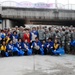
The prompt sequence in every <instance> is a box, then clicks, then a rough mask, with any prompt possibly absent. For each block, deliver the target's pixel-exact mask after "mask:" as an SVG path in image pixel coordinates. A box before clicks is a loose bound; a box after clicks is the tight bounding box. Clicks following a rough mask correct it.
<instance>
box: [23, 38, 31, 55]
mask: <svg viewBox="0 0 75 75" xmlns="http://www.w3.org/2000/svg"><path fill="white" fill-rule="evenodd" d="M22 50H23V51H24V52H25V55H32V49H31V48H30V44H29V43H28V41H27V39H26V40H25V41H24V42H23V43H22Z"/></svg>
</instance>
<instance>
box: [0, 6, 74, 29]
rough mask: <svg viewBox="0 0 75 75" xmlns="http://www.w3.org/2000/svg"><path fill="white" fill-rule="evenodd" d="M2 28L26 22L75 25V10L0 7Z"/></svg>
mask: <svg viewBox="0 0 75 75" xmlns="http://www.w3.org/2000/svg"><path fill="white" fill-rule="evenodd" d="M0 19H1V20H2V24H1V26H2V28H5V27H12V26H14V25H24V24H30V23H33V24H43V25H44V24H45V25H46V24H47V25H50V24H51V25H52V24H53V25H75V10H65V9H42V8H40V9H39V8H19V7H4V6H2V7H0Z"/></svg>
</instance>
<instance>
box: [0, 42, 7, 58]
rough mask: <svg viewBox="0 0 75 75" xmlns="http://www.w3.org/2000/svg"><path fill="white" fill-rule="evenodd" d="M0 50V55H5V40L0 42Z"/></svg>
mask: <svg viewBox="0 0 75 75" xmlns="http://www.w3.org/2000/svg"><path fill="white" fill-rule="evenodd" d="M0 50H1V56H2V57H4V56H6V55H5V52H6V43H5V41H3V42H2V46H1V49H0Z"/></svg>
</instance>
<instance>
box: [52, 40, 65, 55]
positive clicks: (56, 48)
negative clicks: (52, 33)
mask: <svg viewBox="0 0 75 75" xmlns="http://www.w3.org/2000/svg"><path fill="white" fill-rule="evenodd" d="M64 53H65V52H64V49H63V48H60V47H59V43H58V40H57V39H55V41H54V50H53V54H54V55H63V54H64Z"/></svg>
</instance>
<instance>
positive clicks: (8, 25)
mask: <svg viewBox="0 0 75 75" xmlns="http://www.w3.org/2000/svg"><path fill="white" fill-rule="evenodd" d="M11 27H12V22H11V20H9V19H6V28H11Z"/></svg>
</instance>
